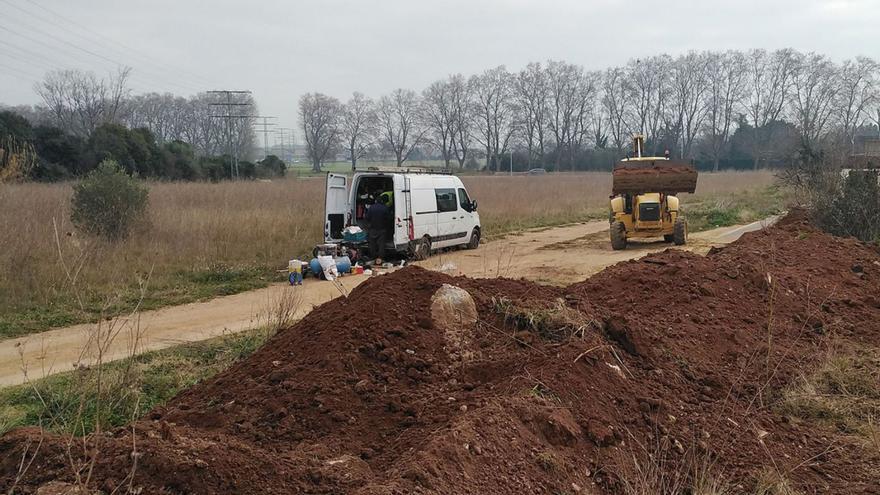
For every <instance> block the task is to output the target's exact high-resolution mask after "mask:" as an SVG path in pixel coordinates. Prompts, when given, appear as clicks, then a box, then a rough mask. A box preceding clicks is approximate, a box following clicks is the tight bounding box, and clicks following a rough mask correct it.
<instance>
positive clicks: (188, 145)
mask: <svg viewBox="0 0 880 495" xmlns="http://www.w3.org/2000/svg"><path fill="white" fill-rule="evenodd" d="M128 74H129V71H128V70H121V71H119V72H118V73H117V74H112V75H111V76H109V77H108V78H106V79H101V78H98V77H97V76H95V74H93V73H89V72H82V71H75V70H64V71H54V72H50V73H48V74H47V75H46V77H45V78H44V79H43V81H41V82H40V83H38V84H37V85H36V86H35V90H36V92H37V93H38V94H39V95H40V97H41V99H42V100H43V104H42V105H36V106H33V107H29V106H24V107H15V108H6V109H0V170H6V169H9V168H10V166H11V165H12V164H14V165H16V167H17V168H18V169H20V170H18V171H17V172H16V173H11V172H10V173H9V174H8V175H11V176H12V175H18V176H22V177H23V178H31V179H36V180H45V181H53V180H64V179H67V178H71V177H78V176H82V175H85V174H86V173H88V172H89V171H91V170H93V169H95V168H96V167H97V165H98V164H99V163H101V162H102V161H104V160H113V161H115V162H117V163H118V164H119V165H120V166H121V167H122V168H123V169H124V170H125V171H126V172H127V173H129V174H130V175H134V176H140V177H144V178H158V179H167V180H221V179H225V178H229V177H231V176H232V175H233V170H237V172H238V175H239V176H240V177H242V178H255V177H273V176H279V175H284V173H285V169H286V167H285V164H284V163H283V162H282V161H281V160H280V159H279V158H277V157H275V156H269V157H267V158H265V159H264V160H262V161H261V162H253V161H249V160H250V159H252V157H253V155H254V144H255V141H256V139H255V135H254V131H253V127H252V124H253V119H251V118H232V119H224V118H218V117H217V115H219V114H221V113H222V112H223V111H222V110H217V109H215V108H212V105H211V104H212V103H215V102H217V98H216V97H214V96H213V95H209V94H205V93H203V94H199V95H196V96H193V97H190V98H183V97H180V96H174V95H170V94H164V95H160V94H156V93H150V94H143V95H131V94H130V92H129V90H128V89H127V86H126V82H127V78H128ZM235 98H236V103H239V104H240V105H239V106H240V107H243V108H248V110H247V111H245V113H244V114H245V115H253V114H255V113H256V108H255V106H256V105H255V103H254V101H253V98H252V97H251V96H250V95H235ZM21 157H25V158H26V159H24V160H22V159H21ZM231 157H237V158H236V160H235V161H237V163H235V164H233V159H232V158H231ZM13 159H17V162H15V161H14V160H13ZM234 165H236V166H235V167H234ZM0 176H2V174H0Z"/></svg>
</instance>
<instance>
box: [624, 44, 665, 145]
mask: <svg viewBox="0 0 880 495" xmlns="http://www.w3.org/2000/svg"><path fill="white" fill-rule="evenodd" d="M671 65H672V59H671V57H669V56H668V55H660V56H656V57H649V58H646V59H644V60H631V61H630V62H629V63H628V64H627V66H626V75H627V88H628V89H629V92H630V95H629V98H628V100H629V103H630V105H631V110H630V112H631V113H632V115H633V119H632V126H633V127H636V128H637V129H635V130H637V131H638V132H641V133H644V134H645V138H646V139H647V141H648V145H649V146H651V148H652V150H653V151H654V152H656V150H657V141H658V140H659V138H660V128H661V125H662V124H663V116H664V114H665V113H666V107H667V105H668V101H667V99H668V95H669V84H668V78H669V70H668V68H669V67H670V66H671Z"/></svg>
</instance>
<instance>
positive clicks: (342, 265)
mask: <svg viewBox="0 0 880 495" xmlns="http://www.w3.org/2000/svg"><path fill="white" fill-rule="evenodd" d="M333 260H334V261H336V271H338V272H339V273H351V259H349V258H348V256H339V257H337V258H333Z"/></svg>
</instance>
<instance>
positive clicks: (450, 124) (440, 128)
mask: <svg viewBox="0 0 880 495" xmlns="http://www.w3.org/2000/svg"><path fill="white" fill-rule="evenodd" d="M452 92H453V89H452V84H451V83H450V81H449V80H443V81H434V82H433V83H431V85H430V86H428V87H427V88H426V89H425V90H424V91H423V92H422V102H423V105H422V108H423V111H424V120H425V124H426V126H427V127H428V129H429V136H430V139H431V141H432V142H433V144H434V146H436V147H437V149H439V150H440V156H441V157H443V161H444V162H445V164H446V168H449V162H450V161H451V160H452V156H453V154H454V153H455V149H454V145H455V139H454V137H455V136H454V135H455V118H454V117H455V105H454V104H453V94H452Z"/></svg>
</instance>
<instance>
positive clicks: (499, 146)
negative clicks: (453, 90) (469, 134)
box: [468, 65, 514, 171]
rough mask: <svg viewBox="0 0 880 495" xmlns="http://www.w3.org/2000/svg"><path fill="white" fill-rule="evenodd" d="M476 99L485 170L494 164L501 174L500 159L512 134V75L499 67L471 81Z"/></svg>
mask: <svg viewBox="0 0 880 495" xmlns="http://www.w3.org/2000/svg"><path fill="white" fill-rule="evenodd" d="M468 84H469V86H470V88H471V94H472V98H473V108H474V111H473V115H472V117H473V122H474V126H475V127H476V129H477V132H476V139H477V141H478V142H479V143H480V144H481V145H482V146H483V148H485V150H486V168H489V166H490V164H491V163H493V162H494V163H495V170H496V171H498V170H499V167H500V163H501V155H502V154H503V153H504V152H505V151H506V149H507V145H508V142H509V140H510V136H511V135H512V134H513V129H514V128H513V101H512V98H511V94H512V87H511V86H512V84H511V76H510V73H509V72H507V69H506V68H505V67H504V66H503V65H500V66H498V67H495V68H494V69H489V70H487V71H485V72H483V73H482V74H480V75H476V76H471V79H470V81H469V83H468Z"/></svg>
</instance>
